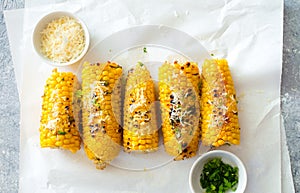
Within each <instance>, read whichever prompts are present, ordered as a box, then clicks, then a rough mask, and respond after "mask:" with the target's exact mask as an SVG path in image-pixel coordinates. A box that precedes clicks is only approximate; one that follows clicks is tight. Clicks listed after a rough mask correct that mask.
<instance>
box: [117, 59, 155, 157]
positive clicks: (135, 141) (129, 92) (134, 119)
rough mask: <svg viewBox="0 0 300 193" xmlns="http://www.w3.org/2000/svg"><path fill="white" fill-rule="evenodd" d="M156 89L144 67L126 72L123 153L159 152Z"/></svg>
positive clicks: (140, 66) (140, 64)
mask: <svg viewBox="0 0 300 193" xmlns="http://www.w3.org/2000/svg"><path fill="white" fill-rule="evenodd" d="M154 102H155V89H154V82H153V80H152V78H151V76H150V73H149V71H148V69H147V68H146V66H145V65H144V64H143V63H138V64H137V65H136V66H135V67H134V68H132V69H131V70H129V72H128V76H127V82H126V88H125V101H124V130H123V146H124V149H125V151H127V152H131V151H142V152H151V151H156V150H157V148H158V128H157V122H156V113H155V105H154Z"/></svg>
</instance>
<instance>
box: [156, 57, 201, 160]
mask: <svg viewBox="0 0 300 193" xmlns="http://www.w3.org/2000/svg"><path fill="white" fill-rule="evenodd" d="M199 86H200V75H199V69H198V66H197V64H196V63H191V62H186V63H185V64H179V63H177V62H174V64H170V63H167V62H166V63H164V64H163V65H162V66H161V67H160V68H159V98H160V105H161V112H162V131H163V137H164V146H165V150H166V152H167V153H169V154H170V155H172V156H175V160H181V159H184V158H189V157H193V156H195V155H196V152H197V150H198V142H199V137H200V128H199V117H200V109H199V106H200V105H199V101H200V98H199Z"/></svg>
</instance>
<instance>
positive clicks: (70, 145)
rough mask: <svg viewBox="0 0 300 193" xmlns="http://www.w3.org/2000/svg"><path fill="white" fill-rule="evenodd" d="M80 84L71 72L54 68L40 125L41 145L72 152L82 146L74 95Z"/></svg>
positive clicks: (48, 83) (47, 88) (45, 94)
mask: <svg viewBox="0 0 300 193" xmlns="http://www.w3.org/2000/svg"><path fill="white" fill-rule="evenodd" d="M79 88H80V85H79V83H78V81H77V78H76V76H75V75H74V74H72V73H71V72H57V69H54V70H53V72H52V75H51V76H50V77H49V78H48V79H47V81H46V85H45V88H44V95H43V97H42V98H43V101H42V116H41V120H40V129H39V130H40V145H41V147H50V148H63V149H67V150H70V151H71V152H73V153H75V152H76V151H77V150H79V149H80V143H81V138H80V134H79V130H78V125H77V123H78V122H77V121H78V111H77V110H76V109H77V108H76V103H77V99H75V92H76V91H77V90H78V89H79ZM75 120H76V122H75Z"/></svg>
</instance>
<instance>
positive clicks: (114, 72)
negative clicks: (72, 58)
mask: <svg viewBox="0 0 300 193" xmlns="http://www.w3.org/2000/svg"><path fill="white" fill-rule="evenodd" d="M121 76H122V67H121V66H119V65H117V64H115V63H110V62H107V63H105V64H99V63H96V64H90V63H88V62H85V63H84V64H83V69H82V125H83V142H84V149H85V152H86V154H87V156H88V158H90V159H91V160H93V161H94V163H95V164H96V167H97V168H98V169H104V168H105V166H106V165H107V164H108V163H109V162H110V161H111V160H113V159H114V158H115V157H116V156H117V155H118V153H119V151H120V147H121V139H122V129H121V126H120V113H121V112H120V111H121V107H120V103H121V86H120V77H121Z"/></svg>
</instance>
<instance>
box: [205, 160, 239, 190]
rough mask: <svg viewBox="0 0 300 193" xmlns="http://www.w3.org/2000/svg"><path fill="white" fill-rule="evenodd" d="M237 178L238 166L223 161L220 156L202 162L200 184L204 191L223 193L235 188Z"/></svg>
mask: <svg viewBox="0 0 300 193" xmlns="http://www.w3.org/2000/svg"><path fill="white" fill-rule="evenodd" d="M238 179H239V177H238V167H232V166H231V165H229V164H226V163H224V162H223V161H222V160H221V158H214V159H212V160H210V161H209V162H207V163H206V164H204V166H203V170H202V173H201V176H200V184H201V186H202V188H203V189H206V193H225V192H226V191H227V190H233V191H235V190H236V188H237V184H238Z"/></svg>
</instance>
